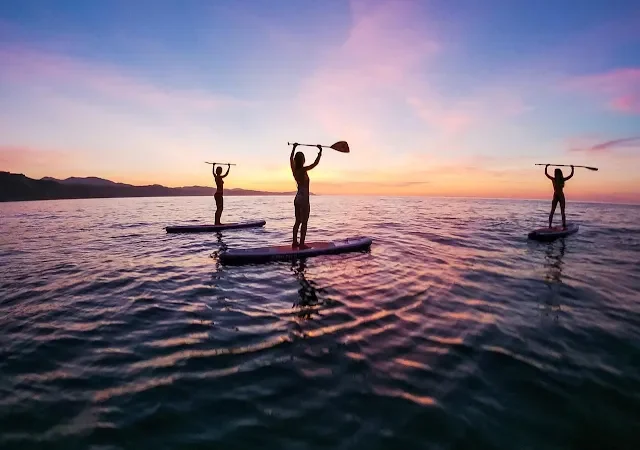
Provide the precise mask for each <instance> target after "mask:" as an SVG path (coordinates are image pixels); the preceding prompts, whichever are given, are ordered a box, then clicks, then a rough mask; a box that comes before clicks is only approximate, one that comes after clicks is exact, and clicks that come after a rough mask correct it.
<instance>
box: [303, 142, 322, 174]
mask: <svg viewBox="0 0 640 450" xmlns="http://www.w3.org/2000/svg"><path fill="white" fill-rule="evenodd" d="M316 147H318V156H316V160H315V161H314V162H313V164H310V165H308V166H307V167H305V168H304V170H311V169H313V168H315V167H316V166H317V165H318V164H319V163H320V158H322V145H316Z"/></svg>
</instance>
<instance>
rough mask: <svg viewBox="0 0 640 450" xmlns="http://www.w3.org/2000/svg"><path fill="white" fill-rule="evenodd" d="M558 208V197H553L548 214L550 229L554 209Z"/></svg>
mask: <svg viewBox="0 0 640 450" xmlns="http://www.w3.org/2000/svg"><path fill="white" fill-rule="evenodd" d="M557 206H558V197H556V196H555V195H554V196H553V202H551V213H549V228H551V224H552V223H553V215H554V214H555V212H556V207H557Z"/></svg>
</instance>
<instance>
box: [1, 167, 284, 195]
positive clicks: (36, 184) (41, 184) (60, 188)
mask: <svg viewBox="0 0 640 450" xmlns="http://www.w3.org/2000/svg"><path fill="white" fill-rule="evenodd" d="M213 192H214V190H213V188H212V187H207V186H186V187H179V188H170V187H166V186H160V185H158V184H154V185H150V186H134V185H131V184H124V183H115V182H113V181H110V180H105V179H103V178H97V177H87V178H78V177H71V178H67V179H65V180H58V179H56V178H51V177H44V178H42V179H40V180H36V179H33V178H29V177H27V176H25V175H23V174H15V173H9V172H0V202H12V201H25V200H60V199H74V198H115V197H187V196H207V195H213ZM224 193H225V196H232V195H233V196H236V195H237V196H240V195H293V194H294V193H292V192H265V191H252V190H247V189H225V191H224Z"/></svg>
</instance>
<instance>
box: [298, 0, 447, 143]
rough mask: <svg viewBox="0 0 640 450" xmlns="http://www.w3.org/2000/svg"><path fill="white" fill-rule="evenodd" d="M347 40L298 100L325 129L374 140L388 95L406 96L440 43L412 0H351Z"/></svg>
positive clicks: (307, 82) (390, 96) (304, 88)
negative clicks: (416, 16)
mask: <svg viewBox="0 0 640 450" xmlns="http://www.w3.org/2000/svg"><path fill="white" fill-rule="evenodd" d="M350 5H351V13H352V20H353V22H352V26H351V29H350V30H349V32H348V36H347V38H346V40H345V41H344V42H343V43H342V44H341V45H340V46H339V47H337V48H334V49H332V52H331V54H330V56H329V57H328V58H327V60H326V61H324V62H323V63H322V64H321V65H320V66H319V69H318V70H317V71H316V72H315V73H314V74H313V75H312V76H311V77H310V78H309V79H308V80H307V81H306V82H305V83H304V85H303V87H302V92H301V94H300V97H299V100H300V102H301V105H302V108H303V109H304V110H305V111H306V112H308V113H309V114H310V115H312V117H313V119H314V121H315V122H316V123H319V124H320V125H321V126H322V127H323V128H324V129H325V131H328V132H330V133H333V134H335V135H341V136H347V135H348V136H350V139H351V140H360V141H361V142H362V143H365V142H370V141H371V139H372V134H373V132H374V131H375V130H376V128H377V123H378V122H379V121H380V120H383V118H384V117H386V116H385V115H386V113H387V105H388V102H389V100H392V99H394V98H404V97H405V95H406V94H405V93H404V92H405V90H406V89H407V86H410V85H412V84H413V81H412V80H411V78H412V76H414V75H415V73H416V71H417V70H418V69H419V68H420V67H421V66H422V65H423V64H424V63H425V62H426V61H428V60H429V59H430V58H431V57H432V56H433V55H434V54H435V53H436V52H437V51H438V49H439V45H438V44H437V43H436V42H435V40H434V39H432V38H431V37H430V36H429V35H428V34H427V33H426V32H425V30H426V28H425V27H424V26H419V24H418V23H417V21H416V20H415V19H413V16H414V14H415V8H416V6H417V4H416V3H414V2H409V1H402V0H393V1H386V2H381V3H371V2H367V1H360V0H352V1H351V3H350Z"/></svg>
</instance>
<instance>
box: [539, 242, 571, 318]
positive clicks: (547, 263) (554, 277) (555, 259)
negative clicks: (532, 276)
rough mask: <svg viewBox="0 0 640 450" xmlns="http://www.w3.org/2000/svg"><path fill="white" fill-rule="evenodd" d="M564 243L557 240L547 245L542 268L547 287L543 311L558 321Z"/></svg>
mask: <svg viewBox="0 0 640 450" xmlns="http://www.w3.org/2000/svg"><path fill="white" fill-rule="evenodd" d="M566 248H567V247H566V243H565V240H564V239H559V240H557V241H555V242H553V243H551V244H549V245H547V247H546V249H545V257H544V267H545V275H544V279H545V282H546V283H545V284H546V285H547V289H548V290H547V294H546V295H545V299H544V305H543V307H544V311H545V313H546V314H547V315H553V316H554V318H555V319H556V320H558V313H559V312H560V311H561V310H562V307H561V303H560V297H561V294H560V292H559V291H560V289H561V287H562V285H563V282H562V269H563V266H564V261H563V258H564V254H565V251H566Z"/></svg>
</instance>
